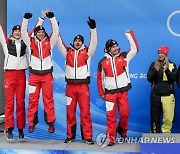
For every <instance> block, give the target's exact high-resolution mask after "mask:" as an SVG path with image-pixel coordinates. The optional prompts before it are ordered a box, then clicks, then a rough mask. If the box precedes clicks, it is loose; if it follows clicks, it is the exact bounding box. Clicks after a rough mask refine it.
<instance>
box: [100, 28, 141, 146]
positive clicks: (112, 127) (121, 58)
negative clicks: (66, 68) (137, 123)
mask: <svg viewBox="0 0 180 154" xmlns="http://www.w3.org/2000/svg"><path fill="white" fill-rule="evenodd" d="M125 34H126V36H127V39H128V41H129V43H130V50H129V51H128V52H124V53H121V52H120V48H119V46H118V43H117V42H116V41H115V40H112V39H110V40H108V41H107V42H106V45H105V57H104V58H103V59H101V60H100V61H99V63H98V71H97V85H98V92H99V95H100V96H101V98H103V99H105V100H106V111H107V114H106V116H107V134H108V136H109V137H110V144H109V145H113V144H114V143H115V137H116V131H117V132H118V133H119V134H120V135H121V136H122V137H123V138H125V137H126V133H127V129H128V117H129V105H128V96H127V95H128V94H127V91H128V90H129V89H130V88H131V82H130V78H129V62H130V61H131V59H132V58H133V57H134V56H135V55H136V53H137V52H138V45H137V41H136V39H135V36H134V34H133V31H132V30H127V31H126V33H125ZM116 106H117V107H118V111H119V114H120V121H119V124H118V126H117V125H116ZM116 128H117V130H116Z"/></svg>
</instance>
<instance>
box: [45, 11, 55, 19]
mask: <svg viewBox="0 0 180 154" xmlns="http://www.w3.org/2000/svg"><path fill="white" fill-rule="evenodd" d="M46 16H47V17H48V18H53V17H54V13H53V12H48V13H46Z"/></svg>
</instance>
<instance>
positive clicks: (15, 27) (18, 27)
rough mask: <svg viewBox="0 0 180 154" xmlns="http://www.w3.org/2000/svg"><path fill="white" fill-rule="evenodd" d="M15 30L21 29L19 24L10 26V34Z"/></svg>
mask: <svg viewBox="0 0 180 154" xmlns="http://www.w3.org/2000/svg"><path fill="white" fill-rule="evenodd" d="M15 30H21V26H20V25H16V26H14V27H13V28H12V34H13V32H14V31H15Z"/></svg>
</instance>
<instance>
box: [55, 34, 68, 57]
mask: <svg viewBox="0 0 180 154" xmlns="http://www.w3.org/2000/svg"><path fill="white" fill-rule="evenodd" d="M56 46H57V48H58V50H59V52H60V53H61V55H62V56H63V57H64V58H66V55H67V46H66V44H65V43H64V41H63V40H62V37H61V34H60V33H59V35H58V39H57V42H56Z"/></svg>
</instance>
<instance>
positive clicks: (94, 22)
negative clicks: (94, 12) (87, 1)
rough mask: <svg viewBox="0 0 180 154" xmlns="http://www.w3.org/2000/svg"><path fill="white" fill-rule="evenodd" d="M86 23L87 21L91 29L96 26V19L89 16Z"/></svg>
mask: <svg viewBox="0 0 180 154" xmlns="http://www.w3.org/2000/svg"><path fill="white" fill-rule="evenodd" d="M87 23H88V25H89V27H90V28H91V29H94V28H96V21H95V20H94V19H91V18H90V17H89V21H87Z"/></svg>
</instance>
